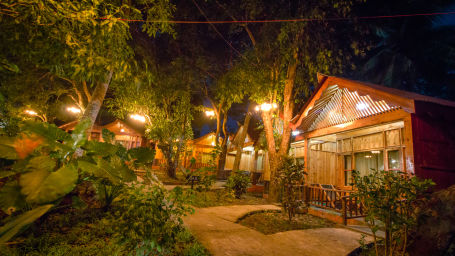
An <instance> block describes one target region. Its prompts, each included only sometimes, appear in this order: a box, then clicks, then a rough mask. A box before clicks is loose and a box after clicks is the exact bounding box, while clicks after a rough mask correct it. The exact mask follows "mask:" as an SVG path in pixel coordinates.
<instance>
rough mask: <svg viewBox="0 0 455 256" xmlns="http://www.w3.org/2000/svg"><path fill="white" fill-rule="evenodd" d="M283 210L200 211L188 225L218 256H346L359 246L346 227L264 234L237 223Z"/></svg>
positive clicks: (233, 208) (236, 208)
mask: <svg viewBox="0 0 455 256" xmlns="http://www.w3.org/2000/svg"><path fill="white" fill-rule="evenodd" d="M264 210H276V211H278V210H280V208H279V207H277V206H275V205H233V206H218V207H210V208H199V209H197V210H196V212H195V214H193V215H190V216H187V217H185V218H184V222H185V225H186V226H187V227H188V228H189V229H190V230H191V232H192V233H193V235H194V236H195V237H196V238H197V239H198V240H199V241H200V242H201V243H202V244H203V245H204V246H205V247H206V248H207V249H208V250H209V251H210V253H211V254H213V255H214V256H218V255H242V256H243V255H245V256H247V255H261V256H262V255H277V256H279V255H284V256H292V255H309V256H310V255H311V256H312V255H318V256H319V255H321V256H325V255H327V256H329V255H334V256H335V255H346V254H347V253H349V252H351V251H352V250H354V249H355V248H357V247H359V242H358V240H359V239H360V237H361V234H360V233H358V232H354V231H351V230H348V229H344V228H319V229H307V230H294V231H287V232H280V233H276V234H272V235H264V234H262V233H260V232H258V231H256V230H253V229H250V228H247V227H245V226H242V225H240V224H237V223H235V222H236V221H237V220H238V219H239V218H241V217H243V216H245V215H246V214H247V213H250V212H253V211H264Z"/></svg>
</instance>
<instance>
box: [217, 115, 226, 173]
mask: <svg viewBox="0 0 455 256" xmlns="http://www.w3.org/2000/svg"><path fill="white" fill-rule="evenodd" d="M227 119H228V115H227V113H224V116H223V125H222V131H223V135H224V137H223V140H222V142H221V154H220V156H219V158H218V174H217V177H218V178H221V177H222V173H223V172H224V166H225V165H226V155H227V141H228V134H227V131H226V124H227Z"/></svg>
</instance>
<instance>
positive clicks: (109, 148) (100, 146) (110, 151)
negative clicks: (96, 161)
mask: <svg viewBox="0 0 455 256" xmlns="http://www.w3.org/2000/svg"><path fill="white" fill-rule="evenodd" d="M118 150H119V146H116V145H113V144H110V143H106V142H99V141H93V140H92V141H89V142H87V145H86V151H87V153H88V154H95V155H99V156H109V155H114V154H115V153H117V151H118Z"/></svg>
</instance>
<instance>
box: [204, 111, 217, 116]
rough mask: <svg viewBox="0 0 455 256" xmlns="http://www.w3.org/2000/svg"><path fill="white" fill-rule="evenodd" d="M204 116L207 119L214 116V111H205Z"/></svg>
mask: <svg viewBox="0 0 455 256" xmlns="http://www.w3.org/2000/svg"><path fill="white" fill-rule="evenodd" d="M205 115H206V116H208V117H212V116H215V111H213V110H206V111H205Z"/></svg>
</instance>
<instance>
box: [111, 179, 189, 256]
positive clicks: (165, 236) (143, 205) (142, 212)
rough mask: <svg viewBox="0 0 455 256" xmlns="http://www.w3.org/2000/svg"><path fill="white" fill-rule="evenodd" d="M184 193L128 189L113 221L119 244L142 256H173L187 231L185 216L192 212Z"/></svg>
mask: <svg viewBox="0 0 455 256" xmlns="http://www.w3.org/2000/svg"><path fill="white" fill-rule="evenodd" d="M182 193H183V192H182V189H181V188H180V187H176V188H175V189H174V190H172V191H170V192H168V191H167V190H166V189H164V188H163V187H162V186H160V185H157V184H152V185H150V186H145V185H143V184H134V185H132V186H131V187H128V188H127V189H126V193H125V194H124V195H122V196H121V200H120V201H119V207H118V208H116V210H115V211H114V212H113V213H112V216H111V218H110V222H111V224H112V227H113V229H114V231H115V234H116V237H115V238H116V239H117V241H118V242H119V243H120V244H122V245H124V246H126V248H127V249H128V250H131V251H133V250H134V251H136V252H137V253H139V254H140V255H149V254H152V255H155V254H166V255H167V254H170V253H171V252H172V250H173V248H174V246H175V243H176V241H177V236H178V234H179V233H181V232H183V231H184V227H183V225H182V223H183V221H182V216H183V215H185V214H187V213H189V212H192V208H189V207H187V206H185V204H184V197H183V195H182Z"/></svg>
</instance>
